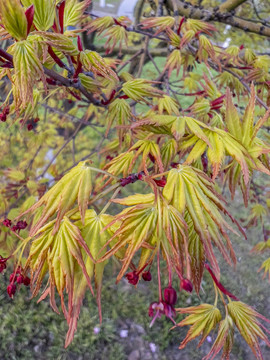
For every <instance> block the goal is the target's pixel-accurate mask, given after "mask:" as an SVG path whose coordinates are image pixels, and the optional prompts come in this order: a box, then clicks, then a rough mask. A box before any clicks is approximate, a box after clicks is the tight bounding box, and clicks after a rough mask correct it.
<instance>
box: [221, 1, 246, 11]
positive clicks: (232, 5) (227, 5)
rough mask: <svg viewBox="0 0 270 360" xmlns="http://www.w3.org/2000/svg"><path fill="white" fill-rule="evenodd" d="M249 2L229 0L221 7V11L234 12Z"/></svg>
mask: <svg viewBox="0 0 270 360" xmlns="http://www.w3.org/2000/svg"><path fill="white" fill-rule="evenodd" d="M246 1H247V0H227V1H225V2H224V3H223V4H221V5H220V6H219V11H232V10H234V9H236V8H237V7H238V6H240V5H242V4H243V3H244V2H246Z"/></svg>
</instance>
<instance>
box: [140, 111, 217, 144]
mask: <svg viewBox="0 0 270 360" xmlns="http://www.w3.org/2000/svg"><path fill="white" fill-rule="evenodd" d="M141 125H153V126H156V127H163V126H165V127H167V128H168V129H169V130H170V132H171V134H172V135H173V137H174V138H175V140H176V141H179V140H180V139H182V138H183V136H184V135H189V134H194V135H196V136H197V137H198V138H200V139H202V140H203V141H204V142H206V143H207V144H208V145H209V146H210V147H211V144H210V143H209V140H208V138H207V136H206V135H205V133H204V131H203V129H202V128H206V129H208V128H209V127H208V126H207V125H205V124H204V123H203V122H201V121H199V120H196V119H194V118H192V117H188V116H172V115H153V116H151V117H149V118H146V119H143V120H141V121H138V122H137V123H136V124H135V126H133V127H137V126H141Z"/></svg>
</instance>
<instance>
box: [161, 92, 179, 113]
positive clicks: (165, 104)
mask: <svg viewBox="0 0 270 360" xmlns="http://www.w3.org/2000/svg"><path fill="white" fill-rule="evenodd" d="M179 107H180V105H179V104H178V103H177V101H176V100H175V99H173V98H172V97H170V96H168V95H164V96H163V97H162V98H158V112H159V114H160V115H162V114H163V113H165V114H166V113H167V114H168V115H177V116H178V115H180V113H179Z"/></svg>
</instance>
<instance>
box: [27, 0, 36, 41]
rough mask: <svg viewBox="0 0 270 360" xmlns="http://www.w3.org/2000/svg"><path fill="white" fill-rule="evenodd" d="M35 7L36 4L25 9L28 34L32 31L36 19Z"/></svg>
mask: <svg viewBox="0 0 270 360" xmlns="http://www.w3.org/2000/svg"><path fill="white" fill-rule="evenodd" d="M34 13H35V7H34V5H31V6H29V7H28V8H27V9H26V11H25V16H26V20H27V35H28V34H29V33H30V30H31V26H32V24H33V20H34Z"/></svg>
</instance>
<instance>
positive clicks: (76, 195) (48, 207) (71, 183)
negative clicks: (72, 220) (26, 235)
mask: <svg viewBox="0 0 270 360" xmlns="http://www.w3.org/2000/svg"><path fill="white" fill-rule="evenodd" d="M92 170H93V168H91V167H90V166H88V164H87V162H86V161H84V162H80V163H79V164H78V165H77V166H75V167H74V168H73V169H72V170H71V171H69V172H68V173H67V174H66V175H64V176H63V177H62V179H61V180H60V181H58V182H57V183H56V184H55V185H54V186H53V187H52V188H51V189H50V190H49V191H48V192H47V193H46V194H45V195H43V197H42V198H41V199H40V200H39V201H38V202H37V203H36V204H34V205H33V206H31V207H30V208H29V209H28V210H27V211H26V212H24V213H23V214H21V216H22V215H24V214H26V213H28V212H33V211H34V210H36V209H37V208H40V207H42V206H44V205H45V206H44V208H43V209H42V213H41V216H40V217H39V219H38V220H37V222H36V223H35V224H34V225H33V227H32V228H31V231H30V236H33V235H35V233H36V232H37V231H38V229H39V228H40V227H42V226H43V225H44V224H45V223H46V221H48V219H49V218H50V217H51V216H53V215H55V214H57V220H56V223H55V231H57V229H58V227H59V225H60V223H61V220H62V219H63V217H64V215H65V214H66V212H67V211H69V210H70V209H71V208H72V206H73V205H74V203H75V201H76V200H77V202H78V205H79V209H80V213H81V217H82V221H84V215H85V211H86V209H87V205H88V201H89V198H90V195H91V192H92ZM96 170H97V169H96Z"/></svg>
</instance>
